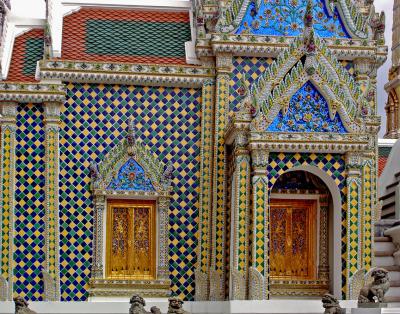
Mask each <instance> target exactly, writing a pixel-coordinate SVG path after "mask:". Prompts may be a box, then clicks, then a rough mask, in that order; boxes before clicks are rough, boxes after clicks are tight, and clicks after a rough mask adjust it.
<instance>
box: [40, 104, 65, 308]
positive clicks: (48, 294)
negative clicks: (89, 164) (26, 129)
mask: <svg viewBox="0 0 400 314" xmlns="http://www.w3.org/2000/svg"><path fill="white" fill-rule="evenodd" d="M61 105H62V103H60V102H47V103H44V116H45V136H46V141H45V145H46V147H45V151H46V157H45V160H46V217H45V218H46V220H45V228H46V229H45V232H46V233H45V239H46V261H45V263H46V264H45V267H44V270H43V279H44V284H45V289H44V290H45V299H46V300H47V301H57V300H59V299H60V268H59V263H60V256H59V251H60V248H59V243H60V241H59V238H60V235H59V206H58V195H59V190H58V180H59V131H60V108H61Z"/></svg>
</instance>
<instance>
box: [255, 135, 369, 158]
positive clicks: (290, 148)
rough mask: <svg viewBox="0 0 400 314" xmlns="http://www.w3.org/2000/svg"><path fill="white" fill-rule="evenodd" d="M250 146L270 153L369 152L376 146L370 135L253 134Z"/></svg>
mask: <svg viewBox="0 0 400 314" xmlns="http://www.w3.org/2000/svg"><path fill="white" fill-rule="evenodd" d="M249 141H250V146H252V147H257V148H264V149H267V150H269V151H285V152H314V153H343V152H346V151H354V152H356V151H367V150H369V149H371V146H372V145H375V137H374V136H372V135H368V134H338V133H284V132H251V135H250V140H249Z"/></svg>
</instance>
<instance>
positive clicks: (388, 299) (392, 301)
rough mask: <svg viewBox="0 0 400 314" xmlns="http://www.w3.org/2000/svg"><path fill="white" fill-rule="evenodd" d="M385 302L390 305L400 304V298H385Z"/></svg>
mask: <svg viewBox="0 0 400 314" xmlns="http://www.w3.org/2000/svg"><path fill="white" fill-rule="evenodd" d="M385 301H386V302H388V303H395V302H399V303H400V296H394V297H389V296H385Z"/></svg>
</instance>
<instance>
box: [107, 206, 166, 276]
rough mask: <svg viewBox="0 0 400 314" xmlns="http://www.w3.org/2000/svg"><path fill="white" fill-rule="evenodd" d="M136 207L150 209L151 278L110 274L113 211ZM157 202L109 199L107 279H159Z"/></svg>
mask: <svg viewBox="0 0 400 314" xmlns="http://www.w3.org/2000/svg"><path fill="white" fill-rule="evenodd" d="M134 206H143V207H144V206H146V207H150V208H151V210H150V221H151V224H150V234H151V248H150V269H151V274H150V275H149V276H140V275H128V276H124V277H119V276H112V275H111V274H110V272H111V271H110V267H111V257H112V256H111V255H112V253H111V247H112V237H111V234H112V227H113V222H112V221H111V218H112V209H113V208H116V207H121V208H130V209H131V208H132V207H134ZM156 207H157V204H156V201H155V200H143V199H109V200H108V201H107V212H106V213H105V215H106V219H105V221H106V246H105V256H106V257H105V277H106V278H107V279H130V280H154V279H156V278H157V258H156V257H157V246H158V245H157V237H158V235H157V227H156V226H157V219H156V217H157V215H156Z"/></svg>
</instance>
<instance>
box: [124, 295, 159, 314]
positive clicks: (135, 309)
mask: <svg viewBox="0 0 400 314" xmlns="http://www.w3.org/2000/svg"><path fill="white" fill-rule="evenodd" d="M129 303H130V304H131V307H130V308H129V314H150V313H152V314H161V311H160V309H159V308H158V307H156V306H153V307H152V308H151V309H150V312H147V311H146V310H145V308H144V307H145V305H146V301H145V300H144V299H143V298H142V297H141V296H140V295H137V294H134V295H133V296H132V298H131V300H130V301H129Z"/></svg>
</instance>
